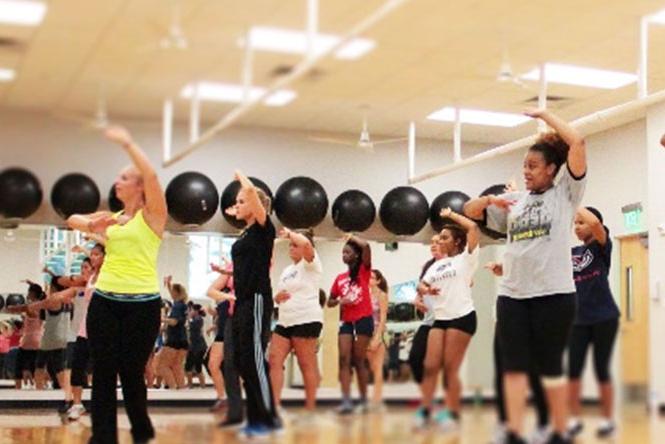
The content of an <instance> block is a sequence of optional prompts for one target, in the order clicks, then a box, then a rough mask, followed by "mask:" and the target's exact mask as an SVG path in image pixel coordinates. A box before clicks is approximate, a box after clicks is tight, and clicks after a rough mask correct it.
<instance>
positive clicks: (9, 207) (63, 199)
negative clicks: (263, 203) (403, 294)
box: [0, 168, 504, 235]
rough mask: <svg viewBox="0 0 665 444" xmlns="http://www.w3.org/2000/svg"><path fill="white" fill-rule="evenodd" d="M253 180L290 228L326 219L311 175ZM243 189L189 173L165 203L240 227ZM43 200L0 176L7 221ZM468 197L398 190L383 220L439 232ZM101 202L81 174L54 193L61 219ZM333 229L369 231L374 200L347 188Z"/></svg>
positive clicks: (177, 213)
mask: <svg viewBox="0 0 665 444" xmlns="http://www.w3.org/2000/svg"><path fill="white" fill-rule="evenodd" d="M251 180H252V182H253V183H254V184H255V185H256V186H257V187H258V188H260V189H262V190H263V191H264V192H265V193H266V195H267V196H268V197H270V198H271V201H272V202H273V204H274V205H273V206H274V209H275V212H276V213H277V217H278V219H279V220H280V221H281V222H282V223H283V224H284V225H285V226H287V227H289V228H308V227H313V226H316V225H318V224H319V223H321V222H322V221H323V219H324V218H325V216H326V213H327V210H328V197H327V194H326V192H325V190H324V189H323V187H322V186H321V185H320V184H319V183H318V182H317V181H315V180H314V179H311V178H309V177H303V176H298V177H293V178H291V179H288V180H287V181H286V182H284V183H283V184H282V185H281V186H280V187H279V188H278V189H277V192H276V193H275V195H274V196H273V194H272V192H271V190H270V188H269V187H268V186H267V185H266V184H265V183H264V182H262V181H261V180H259V179H256V178H251ZM239 188H240V185H239V183H238V182H237V181H234V182H231V183H230V184H229V185H228V186H227V187H226V188H225V189H224V191H223V193H222V196H221V199H220V196H219V194H218V192H217V188H216V187H215V185H214V183H213V182H212V180H210V179H209V178H208V177H207V176H205V175H204V174H201V173H198V172H185V173H182V174H179V175H178V176H176V177H175V178H174V179H173V180H171V182H169V184H168V186H167V188H166V200H167V205H168V210H169V214H170V215H171V217H172V218H173V219H174V220H175V221H177V222H179V223H181V224H184V225H201V224H203V223H205V222H207V221H208V220H210V219H211V218H212V217H213V216H214V214H215V212H216V211H217V206H218V202H219V206H220V209H221V210H222V214H223V215H224V218H225V219H226V220H227V221H228V222H229V224H231V225H232V226H234V227H236V228H242V227H243V225H244V224H243V222H242V221H239V220H237V219H235V217H233V216H231V215H228V214H227V213H226V211H225V210H226V209H227V208H228V207H230V206H232V205H233V204H234V203H235V198H236V195H237V193H238V190H239ZM503 190H504V186H503V185H494V186H492V187H489V188H488V189H486V190H485V191H483V193H481V196H482V195H486V194H500V193H501V192H503ZM41 200H42V190H41V186H40V184H39V181H38V180H37V179H36V178H35V177H34V175H32V173H30V172H29V171H27V170H23V169H20V168H11V169H7V170H5V171H3V172H2V173H0V215H1V216H2V217H4V218H13V217H15V218H25V217H28V216H30V215H31V214H33V213H34V212H35V211H36V210H37V208H38V207H39V205H40V203H41ZM468 200H469V196H467V195H466V194H464V193H462V192H460V191H449V192H445V193H443V194H441V195H439V196H437V197H436V198H435V199H434V200H433V201H432V205H431V206H430V205H429V204H428V202H427V198H426V197H425V196H424V195H423V194H422V192H420V191H419V190H417V189H416V188H413V187H407V186H403V187H397V188H394V189H392V190H390V191H389V192H388V193H387V194H386V195H385V196H384V198H383V199H382V201H381V205H380V209H379V216H380V219H381V222H382V223H383V225H384V226H385V227H386V229H387V230H388V231H390V232H391V233H393V234H397V235H413V234H416V233H417V232H419V231H420V230H421V229H422V228H423V227H424V225H425V224H426V223H427V220H428V219H429V221H430V223H431V224H432V227H433V228H434V229H435V230H437V231H439V230H440V229H441V227H442V226H443V225H444V224H446V223H450V222H451V221H449V220H445V219H442V218H441V217H440V212H441V210H442V209H443V208H446V207H450V208H452V209H453V210H454V211H456V212H461V211H462V209H463V206H464V203H465V202H466V201H468ZM99 202H100V194H99V189H98V188H97V186H96V185H95V183H94V181H93V180H92V179H91V178H89V177H88V176H86V175H84V174H80V173H72V174H67V175H65V176H63V177H62V178H60V179H59V180H58V181H57V182H56V184H55V185H54V187H53V190H52V192H51V203H52V205H53V207H54V209H55V210H56V212H57V213H58V214H59V215H60V216H61V217H63V218H67V217H69V216H70V215H71V214H74V213H91V212H94V211H95V210H97V208H98V207H99ZM109 206H110V208H111V210H112V211H119V210H120V209H122V203H121V202H120V201H119V200H118V199H117V198H116V196H115V192H114V188H113V187H112V188H111V190H110V193H109ZM332 217H333V222H334V224H335V226H337V227H338V228H339V229H340V230H342V231H355V232H362V231H365V230H366V229H367V228H369V227H370V226H371V225H372V223H373V222H374V219H375V217H376V208H375V206H374V203H373V202H372V199H371V198H370V197H369V196H368V195H367V194H366V193H364V192H362V191H360V190H348V191H345V192H343V193H342V194H340V195H339V196H338V197H337V199H335V201H334V203H333V206H332Z"/></svg>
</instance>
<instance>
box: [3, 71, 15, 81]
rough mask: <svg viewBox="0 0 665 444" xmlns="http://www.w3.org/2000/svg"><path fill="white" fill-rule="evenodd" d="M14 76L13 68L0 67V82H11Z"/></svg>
mask: <svg viewBox="0 0 665 444" xmlns="http://www.w3.org/2000/svg"><path fill="white" fill-rule="evenodd" d="M14 77H16V73H15V72H14V70H13V69H8V68H0V82H11V81H12V80H14Z"/></svg>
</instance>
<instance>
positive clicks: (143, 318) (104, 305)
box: [86, 293, 161, 444]
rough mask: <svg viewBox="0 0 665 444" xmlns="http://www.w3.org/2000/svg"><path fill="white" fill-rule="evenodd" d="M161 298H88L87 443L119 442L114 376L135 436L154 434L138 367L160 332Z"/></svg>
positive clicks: (145, 437)
mask: <svg viewBox="0 0 665 444" xmlns="http://www.w3.org/2000/svg"><path fill="white" fill-rule="evenodd" d="M160 302H161V301H160V300H159V299H153V300H148V301H142V302H138V301H137V302H129V301H128V302H124V301H115V300H111V299H108V298H105V297H104V296H101V295H100V294H98V293H95V294H94V295H93V297H92V300H91V301H90V308H89V310H88V317H87V320H86V325H87V328H88V341H89V342H88V343H89V345H90V354H91V356H92V361H93V363H94V364H93V365H94V368H93V372H92V378H93V381H92V411H91V414H92V437H91V438H90V443H94V444H106V443H112V444H115V443H117V442H118V416H117V403H118V399H117V395H116V385H117V381H118V375H120V381H121V383H122V394H123V397H124V404H125V410H126V411H127V416H129V421H130V423H131V425H132V436H133V438H134V441H147V440H149V439H151V438H153V437H154V436H155V431H154V429H153V427H152V423H151V422H150V417H149V416H148V393H147V390H146V387H145V379H144V377H143V372H144V370H145V366H146V363H147V362H148V358H149V357H150V353H151V352H152V348H153V346H154V345H155V340H156V339H157V334H158V333H159V324H160Z"/></svg>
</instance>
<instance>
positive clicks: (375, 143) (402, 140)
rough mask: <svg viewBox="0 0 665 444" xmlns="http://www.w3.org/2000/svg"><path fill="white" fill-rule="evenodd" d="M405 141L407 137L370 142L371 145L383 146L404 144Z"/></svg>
mask: <svg viewBox="0 0 665 444" xmlns="http://www.w3.org/2000/svg"><path fill="white" fill-rule="evenodd" d="M405 140H408V137H400V138H397V139H383V140H372V143H373V144H374V145H384V144H388V143H395V142H404V141H405Z"/></svg>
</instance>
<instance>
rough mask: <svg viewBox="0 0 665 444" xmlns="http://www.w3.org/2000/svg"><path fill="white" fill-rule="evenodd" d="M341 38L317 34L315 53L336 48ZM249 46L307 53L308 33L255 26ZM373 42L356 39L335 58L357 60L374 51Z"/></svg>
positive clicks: (343, 47) (276, 50) (251, 32)
mask: <svg viewBox="0 0 665 444" xmlns="http://www.w3.org/2000/svg"><path fill="white" fill-rule="evenodd" d="M340 39H341V37H339V36H336V35H331V34H317V35H316V36H315V37H314V53H315V54H321V53H323V52H324V51H327V50H329V49H330V48H332V47H333V46H335V45H336V44H337V43H338V42H339V41H340ZM249 45H250V47H252V48H253V49H256V50H259V51H271V52H280V53H285V54H305V53H307V33H305V32H303V31H295V30H292V29H282V28H271V27H265V26H254V27H252V28H251V29H250V30H249ZM375 46H376V43H375V42H374V41H372V40H368V39H363V38H355V39H352V40H351V41H349V43H347V44H346V45H344V46H342V47H341V48H339V50H338V51H337V52H335V57H337V58H338V59H345V60H356V59H359V58H360V57H362V56H364V55H365V54H367V53H368V52H369V51H371V50H372V49H374V47H375Z"/></svg>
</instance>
